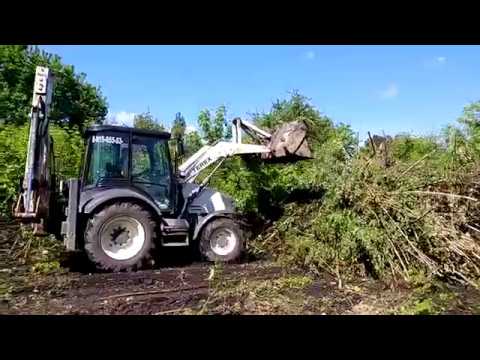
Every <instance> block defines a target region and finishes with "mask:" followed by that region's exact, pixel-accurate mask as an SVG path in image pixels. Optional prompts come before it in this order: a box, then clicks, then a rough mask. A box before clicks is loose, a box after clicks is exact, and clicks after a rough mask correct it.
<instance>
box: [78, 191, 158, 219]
mask: <svg viewBox="0 0 480 360" xmlns="http://www.w3.org/2000/svg"><path fill="white" fill-rule="evenodd" d="M122 198H123V199H135V200H140V201H142V202H144V203H146V204H147V205H149V206H150V207H151V208H152V210H154V211H155V213H156V214H157V215H158V216H162V211H161V210H160V208H159V207H158V206H157V204H155V202H154V201H153V200H152V199H150V198H149V197H147V196H145V195H143V194H142V193H140V192H138V191H136V190H135V189H132V188H124V189H118V188H117V189H106V190H102V191H95V190H93V191H92V192H89V191H87V192H85V193H82V194H81V196H80V206H79V209H81V212H82V213H84V214H91V213H92V212H93V211H94V210H95V209H96V208H97V207H98V206H101V205H102V204H104V203H106V202H108V201H110V200H120V199H122Z"/></svg>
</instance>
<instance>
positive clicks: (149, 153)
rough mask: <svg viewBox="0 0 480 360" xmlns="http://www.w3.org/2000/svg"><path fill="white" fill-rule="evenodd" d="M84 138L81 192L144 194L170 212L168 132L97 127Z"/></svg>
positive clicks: (171, 187)
mask: <svg viewBox="0 0 480 360" xmlns="http://www.w3.org/2000/svg"><path fill="white" fill-rule="evenodd" d="M86 136H87V151H86V155H85V166H84V170H83V176H82V179H81V185H80V186H81V192H88V193H95V194H96V193H98V192H102V191H103V190H107V189H111V188H116V189H118V188H127V189H131V190H133V191H136V192H140V193H142V194H144V195H147V196H148V197H150V198H151V199H152V200H153V201H154V202H155V204H156V205H157V206H158V208H159V209H161V210H172V209H173V200H174V195H175V194H174V192H175V187H174V183H175V182H174V172H173V169H172V165H171V159H170V151H169V146H168V141H169V139H170V134H169V133H167V132H161V131H151V130H143V129H134V128H128V127H119V126H99V125H97V126H93V127H91V128H89V129H88V130H87V132H86Z"/></svg>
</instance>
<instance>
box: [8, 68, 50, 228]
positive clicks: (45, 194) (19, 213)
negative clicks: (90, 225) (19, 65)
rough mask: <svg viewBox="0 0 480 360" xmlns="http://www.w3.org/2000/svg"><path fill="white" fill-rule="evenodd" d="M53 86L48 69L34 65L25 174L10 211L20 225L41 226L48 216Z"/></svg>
mask: <svg viewBox="0 0 480 360" xmlns="http://www.w3.org/2000/svg"><path fill="white" fill-rule="evenodd" d="M53 86H54V78H53V75H52V73H51V72H50V70H49V69H48V68H45V67H41V66H37V68H36V73H35V83H34V89H33V100H32V109H31V113H30V131H29V138H28V149H27V156H26V163H25V173H24V178H23V183H22V187H21V190H20V194H19V197H18V201H17V204H16V206H15V210H14V216H15V217H16V218H18V219H21V220H23V221H24V222H32V223H39V224H42V223H43V221H44V220H45V219H46V218H47V217H48V205H49V199H50V191H51V186H52V184H51V180H52V174H51V159H52V156H53V152H52V141H51V138H50V135H49V119H48V114H49V110H50V106H51V102H52V93H53Z"/></svg>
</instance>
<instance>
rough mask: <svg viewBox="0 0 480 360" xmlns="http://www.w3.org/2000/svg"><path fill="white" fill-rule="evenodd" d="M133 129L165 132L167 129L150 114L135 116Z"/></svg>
mask: <svg viewBox="0 0 480 360" xmlns="http://www.w3.org/2000/svg"><path fill="white" fill-rule="evenodd" d="M133 127H136V128H139V129H146V130H156V131H163V130H165V127H164V126H163V125H162V124H161V122H160V121H158V119H156V118H154V117H153V115H152V114H150V112H145V113H142V114H138V115H135V118H134V119H133Z"/></svg>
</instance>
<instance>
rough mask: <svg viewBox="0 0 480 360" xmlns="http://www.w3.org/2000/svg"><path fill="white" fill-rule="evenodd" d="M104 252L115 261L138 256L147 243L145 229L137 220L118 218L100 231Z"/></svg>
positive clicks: (109, 221)
mask: <svg viewBox="0 0 480 360" xmlns="http://www.w3.org/2000/svg"><path fill="white" fill-rule="evenodd" d="M99 233H100V243H101V246H102V250H103V251H104V252H105V254H107V255H108V256H109V257H111V258H112V259H115V260H127V259H130V258H133V257H134V256H135V255H137V254H138V253H139V252H140V251H141V249H142V248H143V244H144V243H145V229H144V228H143V225H142V224H141V223H140V222H139V221H138V220H136V219H134V218H132V217H129V216H118V217H115V218H113V219H110V220H108V221H107V222H105V224H103V226H102V227H101V229H100V232H99Z"/></svg>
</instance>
